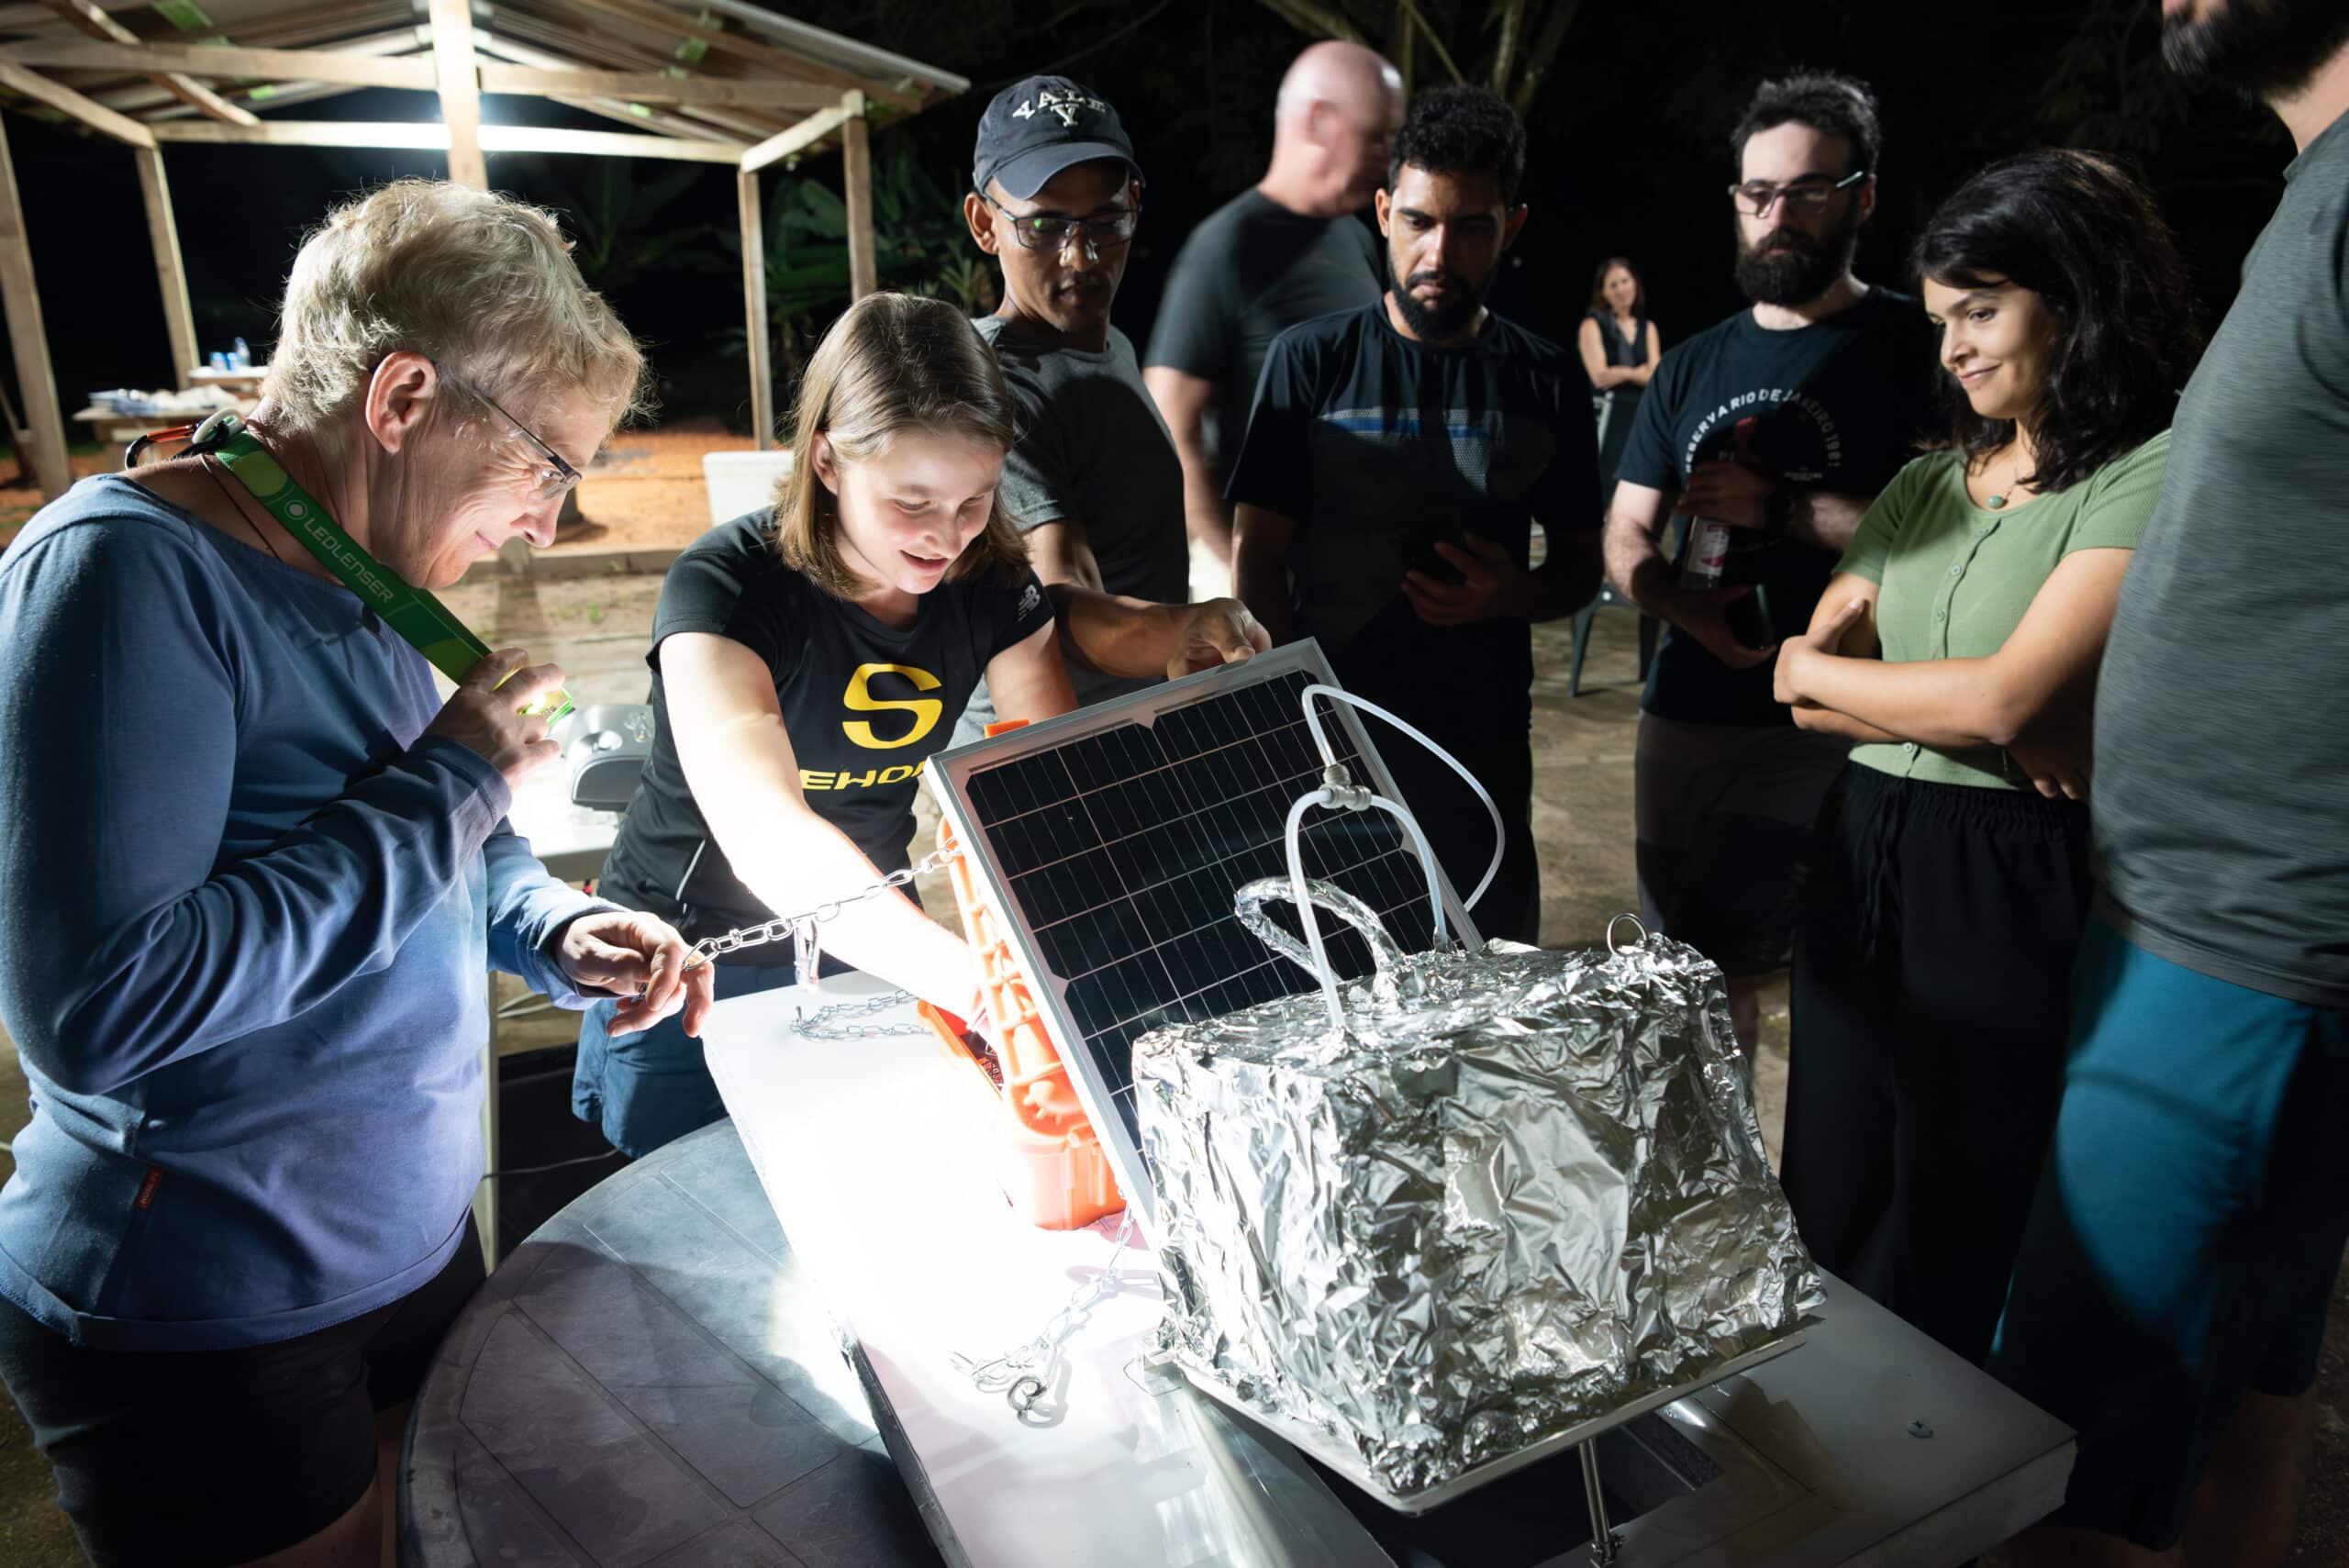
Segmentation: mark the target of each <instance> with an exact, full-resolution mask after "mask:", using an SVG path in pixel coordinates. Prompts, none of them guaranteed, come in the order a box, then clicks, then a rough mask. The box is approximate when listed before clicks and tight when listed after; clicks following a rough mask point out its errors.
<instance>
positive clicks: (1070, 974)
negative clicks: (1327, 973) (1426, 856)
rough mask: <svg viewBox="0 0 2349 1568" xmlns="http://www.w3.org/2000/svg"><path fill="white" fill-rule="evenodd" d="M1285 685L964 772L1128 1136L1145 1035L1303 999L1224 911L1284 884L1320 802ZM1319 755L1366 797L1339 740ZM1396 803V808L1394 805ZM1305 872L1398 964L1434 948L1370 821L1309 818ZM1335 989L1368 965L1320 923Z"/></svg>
mask: <svg viewBox="0 0 2349 1568" xmlns="http://www.w3.org/2000/svg"><path fill="white" fill-rule="evenodd" d="M1309 679H1310V677H1309V676H1308V675H1306V674H1303V673H1290V674H1285V675H1281V676H1278V677H1275V678H1274V679H1270V680H1265V681H1261V682H1257V683H1255V684H1247V685H1243V686H1241V688H1240V689H1238V690H1236V691H1228V692H1225V693H1223V694H1221V695H1216V696H1210V697H1206V698H1203V699H1201V700H1199V701H1197V702H1196V703H1193V704H1190V705H1188V706H1183V707H1179V708H1174V709H1171V710H1168V711H1166V712H1163V713H1162V714H1160V715H1159V716H1158V717H1157V720H1156V722H1155V724H1154V725H1150V726H1145V725H1143V724H1141V723H1138V722H1132V721H1128V722H1125V723H1121V724H1119V725H1117V726H1115V727H1114V728H1108V729H1106V730H1103V731H1100V732H1097V733H1095V734H1091V735H1085V736H1080V737H1076V738H1074V739H1071V740H1067V741H1064V742H1063V743H1062V744H1060V745H1058V746H1055V747H1052V749H1050V750H1048V751H1039V752H1034V753H1030V754H1029V755H1025V756H1021V757H1019V758H1016V759H1014V760H1011V761H1008V762H1004V763H1002V764H1000V765H998V766H993V767H988V768H985V769H983V770H980V771H977V772H974V773H973V774H972V776H971V778H970V780H969V782H968V785H967V790H966V795H967V799H968V800H969V802H970V806H971V811H972V815H973V816H974V818H975V820H976V824H977V826H978V829H979V831H980V832H981V833H982V834H983V835H984V837H985V840H987V842H988V844H989V845H990V847H991V848H992V849H993V851H994V852H995V855H996V861H997V863H998V864H999V865H1000V867H1001V868H1002V872H1003V875H1004V877H1005V879H1006V882H1007V884H1008V887H1009V890H1010V895H1011V897H1012V899H1013V901H1014V903H1015V904H1016V905H1017V906H1018V908H1017V913H1018V915H1019V917H1021V919H1022V920H1023V921H1024V923H1025V924H1026V925H1027V926H1028V928H1029V929H1030V932H1031V933H1032V934H1033V937H1034V939H1035V941H1036V944H1037V951H1039V953H1040V954H1041V957H1042V959H1043V961H1044V968H1045V969H1046V971H1047V973H1046V974H1045V975H1044V976H1041V977H1040V978H1042V979H1044V980H1045V981H1046V982H1047V983H1048V984H1052V983H1056V984H1057V988H1058V989H1059V991H1060V994H1061V995H1062V997H1063V1003H1064V1005H1065V1006H1066V1008H1067V1011H1068V1013H1069V1016H1070V1018H1072V1019H1073V1020H1074V1023H1075V1025H1076V1027H1077V1029H1079V1030H1080V1031H1081V1033H1082V1034H1083V1036H1084V1040H1085V1049H1086V1051H1087V1053H1088V1054H1089V1055H1090V1056H1091V1057H1092V1058H1093V1060H1094V1062H1095V1065H1096V1066H1097V1070H1098V1071H1099V1073H1100V1076H1101V1078H1102V1080H1103V1081H1104V1082H1105V1083H1106V1084H1108V1085H1109V1087H1110V1089H1111V1091H1112V1093H1113V1094H1114V1095H1116V1096H1117V1098H1118V1101H1119V1109H1120V1110H1121V1111H1123V1112H1124V1113H1125V1116H1126V1118H1127V1120H1128V1122H1129V1125H1130V1123H1131V1120H1132V1116H1133V1113H1132V1109H1131V1106H1130V1103H1129V1091H1130V1088H1131V1084H1132V1079H1131V1074H1130V1066H1129V1062H1130V1051H1131V1047H1132V1044H1133V1042H1134V1040H1138V1039H1139V1038H1141V1035H1143V1034H1144V1033H1146V1032H1147V1031H1148V1030H1149V1029H1152V1027H1154V1026H1155V1025H1157V1024H1159V1023H1161V1022H1164V1021H1169V1020H1173V1019H1178V1018H1180V1019H1197V1018H1212V1017H1215V1016H1217V1015H1219V1014H1221V1013H1227V1012H1232V1011H1235V1010H1237V1009H1239V1008H1241V1007H1244V1006H1251V1005H1252V1004H1254V1003H1257V1002H1261V1001H1264V1000H1267V999H1269V998H1271V997H1274V996H1279V995H1288V994H1290V993H1293V992H1296V991H1299V990H1302V989H1304V988H1305V987H1306V985H1308V984H1309V983H1310V982H1309V980H1308V976H1307V975H1306V973H1305V972H1304V971H1303V970H1301V969H1298V968H1297V967H1296V966H1295V965H1294V964H1291V963H1290V962H1288V961H1287V960H1286V959H1280V958H1275V956H1274V955H1273V954H1272V953H1271V952H1270V951H1267V950H1266V949H1265V948H1264V944H1263V943H1261V942H1259V941H1257V940H1256V939H1255V938H1254V937H1252V936H1251V935H1249V933H1248V932H1247V930H1246V929H1244V928H1242V927H1241V924H1240V922H1239V920H1238V918H1237V917H1235V916H1234V915H1233V913H1232V895H1233V894H1234V893H1235V892H1237V891H1238V889H1239V888H1240V886H1241V884H1244V883H1248V882H1251V881H1253V880H1254V879H1256V878H1257V877H1260V876H1274V875H1280V874H1284V873H1286V866H1287V862H1286V854H1285V851H1284V849H1283V844H1282V833H1283V829H1284V827H1285V825H1286V817H1287V814H1288V810H1289V806H1290V805H1291V803H1293V802H1294V801H1295V800H1296V799H1297V796H1298V795H1302V794H1305V793H1307V792H1308V791H1309V790H1312V789H1313V788H1315V787H1317V786H1318V785H1319V783H1320V778H1321V759H1320V755H1319V752H1318V751H1316V750H1315V748H1314V745H1313V741H1312V737H1311V735H1310V733H1309V732H1308V729H1307V728H1306V725H1305V721H1304V716H1303V713H1302V711H1301V709H1300V708H1299V706H1298V700H1299V697H1300V696H1301V695H1302V693H1303V691H1304V688H1305V686H1306V685H1307V684H1308V682H1309ZM1330 738H1331V740H1332V742H1333V748H1334V750H1335V751H1336V752H1337V754H1338V756H1339V758H1340V759H1341V761H1344V762H1349V763H1351V764H1353V765H1354V773H1355V777H1356V778H1357V780H1361V781H1364V782H1367V780H1368V778H1369V773H1368V770H1367V769H1366V768H1364V767H1363V766H1362V765H1361V757H1360V753H1359V752H1358V751H1356V750H1355V748H1354V747H1353V744H1352V742H1351V740H1350V738H1349V737H1348V735H1347V733H1346V731H1345V729H1344V728H1343V727H1342V726H1341V725H1338V724H1334V723H1333V724H1331V725H1330ZM1407 804H1408V803H1407ZM1301 851H1302V854H1303V857H1304V861H1305V864H1306V870H1307V873H1308V875H1311V876H1315V877H1319V878H1321V879H1323V880H1326V881H1330V882H1334V883H1336V884H1338V885H1340V886H1341V887H1343V888H1345V889H1346V890H1347V891H1348V892H1350V893H1353V895H1355V896H1357V897H1359V898H1361V899H1363V900H1364V902H1366V903H1368V904H1369V905H1370V906H1371V907H1373V908H1374V909H1376V910H1377V911H1378V912H1379V913H1380V915H1381V916H1382V917H1385V918H1386V923H1387V928H1388V929H1389V930H1391V931H1392V932H1393V933H1394V934H1395V936H1396V939H1397V940H1398V941H1400V942H1401V943H1402V944H1403V946H1404V947H1406V948H1409V949H1418V948H1424V947H1425V946H1426V945H1427V944H1428V942H1429V940H1431V935H1432V927H1431V922H1430V919H1429V911H1428V906H1427V884H1426V879H1425V874H1424V873H1422V872H1421V870H1420V869H1419V861H1418V858H1417V856H1416V855H1414V854H1413V853H1412V851H1411V850H1410V848H1409V846H1408V843H1407V842H1406V841H1405V839H1404V836H1403V834H1402V831H1401V829H1400V828H1398V827H1397V825H1396V824H1395V822H1394V821H1393V820H1392V819H1391V818H1388V817H1385V816H1383V815H1381V814H1377V813H1363V814H1341V815H1328V814H1320V813H1316V814H1314V815H1313V816H1312V817H1310V818H1308V824H1307V826H1306V828H1305V830H1304V833H1303V834H1302V846H1301ZM1324 926H1325V934H1326V935H1327V936H1328V937H1329V939H1330V944H1329V945H1330V957H1331V959H1332V961H1333V962H1335V963H1336V964H1337V965H1338V968H1339V970H1340V971H1341V973H1345V974H1347V975H1349V976H1353V975H1360V974H1362V973H1365V972H1366V971H1367V970H1368V969H1369V967H1370V954H1369V951H1368V949H1367V947H1366V946H1365V945H1364V942H1363V941H1362V940H1361V939H1360V938H1358V937H1356V936H1354V935H1353V933H1352V932H1351V931H1348V930H1346V929H1344V928H1342V927H1340V926H1337V925H1336V923H1335V922H1330V921H1325V922H1324Z"/></svg>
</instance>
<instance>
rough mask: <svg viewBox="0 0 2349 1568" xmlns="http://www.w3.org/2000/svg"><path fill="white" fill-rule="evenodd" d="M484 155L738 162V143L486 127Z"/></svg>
mask: <svg viewBox="0 0 2349 1568" xmlns="http://www.w3.org/2000/svg"><path fill="white" fill-rule="evenodd" d="M481 145H482V150H484V151H486V152H584V153H588V154H591V155H594V156H596V157H602V158H666V159H670V160H672V161H676V162H681V163H738V164H739V163H740V161H741V158H742V144H741V143H740V142H739V141H687V140H685V139H683V138H681V137H668V136H631V135H629V133H628V132H627V131H623V130H551V129H548V128H544V127H540V126H529V125H485V126H484V127H482V128H481Z"/></svg>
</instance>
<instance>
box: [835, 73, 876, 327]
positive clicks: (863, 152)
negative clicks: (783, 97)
mask: <svg viewBox="0 0 2349 1568" xmlns="http://www.w3.org/2000/svg"><path fill="white" fill-rule="evenodd" d="M841 184H842V185H843V186H844V187H845V192H844V194H845V195H846V196H847V197H848V296H849V298H851V299H852V300H853V299H863V297H864V296H865V295H868V294H871V293H872V292H873V291H874V289H875V288H878V287H879V286H880V277H879V275H878V273H877V272H875V270H874V254H873V140H872V134H871V127H870V125H869V123H868V122H867V121H866V120H865V117H863V115H855V116H852V117H850V119H849V122H848V124H847V125H845V126H843V127H841Z"/></svg>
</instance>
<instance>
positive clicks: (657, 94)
mask: <svg viewBox="0 0 2349 1568" xmlns="http://www.w3.org/2000/svg"><path fill="white" fill-rule="evenodd" d="M481 90H482V91H483V92H484V93H517V94H523V95H529V96H531V97H540V98H554V97H562V96H564V95H572V96H575V97H592V98H620V99H624V100H627V101H629V102H633V103H639V104H717V105H719V106H729V105H730V106H734V107H737V108H752V109H799V110H807V109H822V108H829V107H830V106H832V105H834V104H837V103H839V102H840V99H841V95H840V94H839V93H837V92H835V91H833V90H832V89H831V88H829V87H820V86H817V85H814V84H813V83H806V82H774V81H740V80H733V79H729V78H723V77H717V76H662V75H657V74H655V73H653V72H629V71H590V70H586V69H584V68H583V69H580V70H577V71H546V70H538V69H534V68H533V67H530V66H527V65H504V64H499V63H497V62H495V61H482V65H481Z"/></svg>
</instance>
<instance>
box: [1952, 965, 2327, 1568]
mask: <svg viewBox="0 0 2349 1568" xmlns="http://www.w3.org/2000/svg"><path fill="white" fill-rule="evenodd" d="M2344 1125H2349V1011H2343V1010H2339V1009H2332V1008H2325V1007H2318V1006H2310V1005H2308V1004H2306V1003H2302V1002H2295V1001H2290V1000H2288V999H2287V998H2285V997H2281V996H2274V995H2268V994H2267V993H2266V992H2264V991H2252V990H2247V989H2245V988H2244V987H2243V986H2240V985H2234V984H2229V983H2228V982H2226V981H2223V980H2218V979H2214V978H2212V977H2211V976H2210V975H2207V974H2201V973H2197V972H2195V971H2193V970H2190V969H2187V968H2184V967H2181V966H2180V965H2178V964H2175V963H2172V962H2168V961H2167V960H2165V959H2162V958H2157V957H2155V956H2154V954H2152V953H2149V952H2147V951H2144V950H2143V949H2142V948H2139V947H2136V946H2134V945H2132V943H2130V942H2129V941H2127V940H2124V939H2123V938H2122V937H2121V936H2120V935H2119V933H2117V932H2115V931H2114V930H2113V929H2112V928H2111V927H2110V926H2108V925H2106V924H2105V923H2104V922H2103V921H2102V920H2100V919H2095V918H2091V919H2090V920H2089V922H2088V929H2087V940H2085V942H2084V943H2083V944H2082V946H2081V949H2080V956H2079V962H2078V965H2077V966H2076V969H2075V970H2074V972H2073V989H2072V1043H2071V1049H2070V1053H2069V1055H2068V1057H2067V1059H2066V1062H2065V1084H2064V1099H2063V1104H2062V1106H2061V1108H2060V1109H2059V1110H2058V1111H2057V1112H2056V1121H2055V1138H2054V1144H2053V1146H2052V1148H2051V1149H2050V1151H2049V1153H2048V1157H2047V1163H2046V1165H2045V1166H2044V1168H2043V1173H2042V1175H2041V1177H2040V1183H2039V1191H2038V1195H2037V1197H2036V1199H2035V1201H2034V1204H2033V1207H2032V1214H2031V1218H2030V1221H2029V1225H2028V1228H2027V1229H2026V1230H2025V1232H2024V1236H2023V1244H2022V1251H2021V1255H2020V1256H2019V1257H2018V1258H2017V1260H2016V1262H2015V1271H2014V1277H2013V1280H2012V1282H2011V1284H2009V1289H2008V1294H2007V1308H2006V1316H2005V1318H2003V1319H2001V1321H2000V1322H1999V1325H1998V1340H1997V1343H1996V1345H1995V1347H1994V1348H1993V1349H1992V1351H1991V1353H1990V1370H1991V1371H1992V1372H1993V1373H1997V1374H1998V1377H1999V1378H2000V1379H2001V1380H2002V1381H2004V1382H2005V1383H2006V1384H2008V1385H2009V1386H2010V1387H2012V1388H2014V1389H2015V1390H2016V1391H2017V1392H2018V1393H2021V1394H2022V1395H2023V1396H2026V1397H2027V1398H2030V1399H2032V1400H2033V1401H2035V1402H2037V1403H2038V1404H2040V1405H2043V1406H2044V1407H2046V1408H2047V1409H2048V1410H2049V1411H2050V1412H2051V1413H2053V1414H2054V1415H2055V1416H2056V1417H2058V1418H2061V1419H2063V1420H2065V1421H2067V1422H2069V1423H2071V1425H2073V1426H2074V1427H2076V1428H2078V1429H2079V1434H2080V1437H2079V1460H2078V1462H2077V1463H2076V1465H2075V1466H2074V1467H2073V1470H2072V1480H2071V1485H2070V1486H2069V1488H2068V1489H2067V1491H2066V1493H2065V1502H2064V1507H2063V1508H2062V1509H2061V1510H2060V1511H2058V1512H2057V1513H2056V1514H2055V1516H2054V1518H2055V1520H2056V1522H2058V1523H2061V1524H2067V1525H2071V1526H2074V1527H2076V1528H2077V1529H2092V1530H2100V1531H2103V1532H2104V1533H2106V1534H2109V1535H2117V1536H2124V1537H2127V1538H2128V1539H2130V1540H2133V1541H2135V1542H2137V1543H2138V1544H2139V1545H2141V1546H2144V1547H2147V1548H2150V1549H2152V1550H2154V1551H2161V1550H2164V1549H2165V1548H2167V1547H2169V1546H2170V1545H2172V1544H2174V1543H2175V1542H2176V1540H2178V1538H2179V1537H2180V1536H2181V1535H2182V1534H2183V1533H2184V1531H2185V1528H2186V1513H2187V1505H2188V1500H2189V1499H2190V1498H2191V1496H2193V1493H2194V1488H2195V1486H2196V1485H2197V1484H2198V1483H2199V1481H2200V1479H2201V1476H2202V1471H2203V1468H2204V1466H2205V1465H2206V1464H2207V1463H2208V1462H2209V1461H2210V1452H2211V1450H2212V1448H2213V1447H2214V1446H2216V1444H2217V1442H2218V1439H2219V1436H2220V1434H2221V1432H2222V1431H2223V1430H2224V1429H2225V1428H2226V1425H2227V1422H2228V1419H2229V1418H2231V1417H2232V1415H2233V1414H2234V1411H2235V1407H2236V1406H2237V1405H2238V1404H2240V1403H2241V1401H2242V1398H2243V1395H2244V1394H2245V1393H2246V1392H2255V1393H2259V1394H2266V1395H2272V1396H2278V1397H2289V1396H2295V1395H2298V1394H2299V1393H2301V1392H2303V1391H2304V1390H2306V1389H2307V1388H2308V1386H2309V1385H2310V1383H2311V1382H2312V1381H2314V1379H2315V1376H2316V1367H2317V1351H2318V1347H2319V1344H2320V1342H2321V1340H2322V1338H2323V1333H2324V1314H2325V1303H2326V1301H2327V1299H2328V1298H2329V1297H2330V1296H2331V1295H2332V1280H2333V1275H2334V1274H2335V1273H2336V1272H2337V1271H2338V1270H2339V1268H2340V1266H2341V1251H2342V1245H2343V1240H2344V1233H2349V1139H2344V1138H2343V1136H2342V1129H2343V1126H2344Z"/></svg>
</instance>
